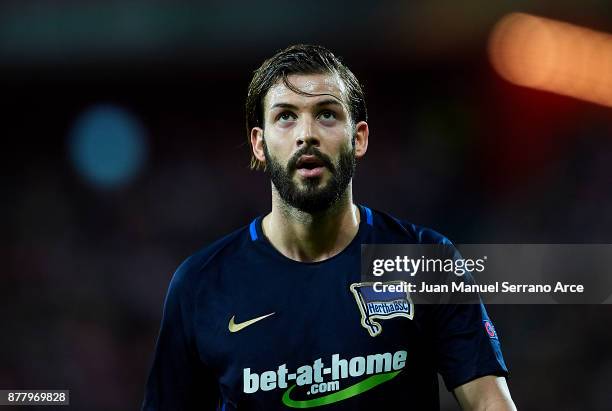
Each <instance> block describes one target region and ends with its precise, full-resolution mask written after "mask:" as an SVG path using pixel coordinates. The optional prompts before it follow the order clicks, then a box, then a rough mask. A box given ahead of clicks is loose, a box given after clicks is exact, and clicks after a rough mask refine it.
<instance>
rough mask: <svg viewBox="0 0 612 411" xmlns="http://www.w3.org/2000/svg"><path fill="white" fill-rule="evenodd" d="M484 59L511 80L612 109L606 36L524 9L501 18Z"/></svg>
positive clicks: (610, 40)
mask: <svg viewBox="0 0 612 411" xmlns="http://www.w3.org/2000/svg"><path fill="white" fill-rule="evenodd" d="M489 58H490V60H491V64H492V65H493V67H494V68H495V70H496V71H497V72H498V73H499V74H500V75H501V76H502V77H503V78H505V79H506V80H508V81H510V82H511V83H514V84H518V85H521V86H525V87H531V88H535V89H538V90H546V91H550V92H553V93H558V94H562V95H565V96H571V97H575V98H578V99H581V100H586V101H590V102H592V103H598V104H602V105H605V106H609V107H612V35H610V34H607V33H601V32H597V31H594V30H590V29H586V28H582V27H578V26H575V25H572V24H568V23H563V22H559V21H555V20H551V19H547V18H543V17H537V16H532V15H529V14H524V13H511V14H508V15H506V16H505V17H503V18H502V19H501V20H500V21H499V22H498V23H497V24H496V25H495V28H494V29H493V31H492V33H491V36H490V38H489Z"/></svg>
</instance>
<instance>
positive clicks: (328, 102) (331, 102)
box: [270, 98, 344, 110]
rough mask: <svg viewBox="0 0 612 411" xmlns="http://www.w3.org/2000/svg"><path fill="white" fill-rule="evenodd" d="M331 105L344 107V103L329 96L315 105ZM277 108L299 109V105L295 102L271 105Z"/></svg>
mask: <svg viewBox="0 0 612 411" xmlns="http://www.w3.org/2000/svg"><path fill="white" fill-rule="evenodd" d="M329 105H335V106H341V107H344V105H343V104H342V103H341V102H340V101H339V100H337V99H334V98H328V99H325V100H321V101H319V102H317V103H316V104H315V106H317V107H318V106H329ZM275 108H288V109H290V110H297V109H298V107H297V106H294V105H293V104H289V103H276V104H274V105H273V106H272V107H270V110H273V109H275Z"/></svg>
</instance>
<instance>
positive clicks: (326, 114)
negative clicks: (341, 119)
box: [319, 111, 336, 120]
mask: <svg viewBox="0 0 612 411" xmlns="http://www.w3.org/2000/svg"><path fill="white" fill-rule="evenodd" d="M319 117H320V118H321V119H322V120H335V119H336V113H334V112H333V111H323V112H322V113H321V114H319Z"/></svg>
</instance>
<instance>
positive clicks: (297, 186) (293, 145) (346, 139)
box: [263, 74, 355, 213]
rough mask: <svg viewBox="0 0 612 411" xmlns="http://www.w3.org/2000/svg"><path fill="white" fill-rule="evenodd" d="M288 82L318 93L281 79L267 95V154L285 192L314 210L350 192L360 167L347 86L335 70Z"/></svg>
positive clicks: (301, 205) (273, 176) (288, 199)
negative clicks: (349, 189)
mask: <svg viewBox="0 0 612 411" xmlns="http://www.w3.org/2000/svg"><path fill="white" fill-rule="evenodd" d="M288 80H289V83H291V84H292V85H293V86H294V87H295V88H297V89H298V90H301V91H303V92H306V93H310V94H314V95H315V96H306V95H301V94H298V93H295V92H293V91H292V90H291V89H289V88H288V87H287V86H286V85H285V84H284V83H283V82H282V80H281V81H279V82H278V83H277V84H276V85H274V86H273V87H272V88H271V89H270V90H269V91H268V94H267V95H266V97H265V99H264V118H265V128H264V130H265V132H264V141H263V143H264V146H263V148H264V154H265V158H266V164H267V169H268V171H269V173H270V178H271V180H272V183H273V184H274V187H276V190H277V191H278V193H279V195H280V197H281V198H282V199H283V200H284V201H285V202H286V203H288V204H289V205H291V206H292V207H295V208H297V209H299V210H302V211H305V212H310V213H315V212H320V211H323V210H326V209H327V208H329V207H330V206H332V205H333V204H334V203H335V202H336V201H337V200H338V199H339V198H341V196H342V195H343V194H344V193H345V192H346V189H347V187H348V185H349V183H350V181H351V178H352V176H353V173H354V170H355V148H354V144H353V132H354V128H353V125H352V122H351V118H350V114H349V111H348V107H347V105H346V89H345V86H344V83H343V82H342V80H341V79H340V78H339V77H338V76H337V75H333V74H310V75H291V76H289V77H288Z"/></svg>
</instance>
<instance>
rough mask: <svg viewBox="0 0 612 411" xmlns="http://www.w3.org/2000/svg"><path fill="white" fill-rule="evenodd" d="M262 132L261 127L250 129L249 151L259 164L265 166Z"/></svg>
mask: <svg viewBox="0 0 612 411" xmlns="http://www.w3.org/2000/svg"><path fill="white" fill-rule="evenodd" d="M263 145H264V131H263V129H262V128H261V127H253V128H252V129H251V149H252V150H253V156H254V157H255V159H256V160H257V161H259V162H260V163H261V164H264V165H265V164H266V156H265V154H264V148H263Z"/></svg>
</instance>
